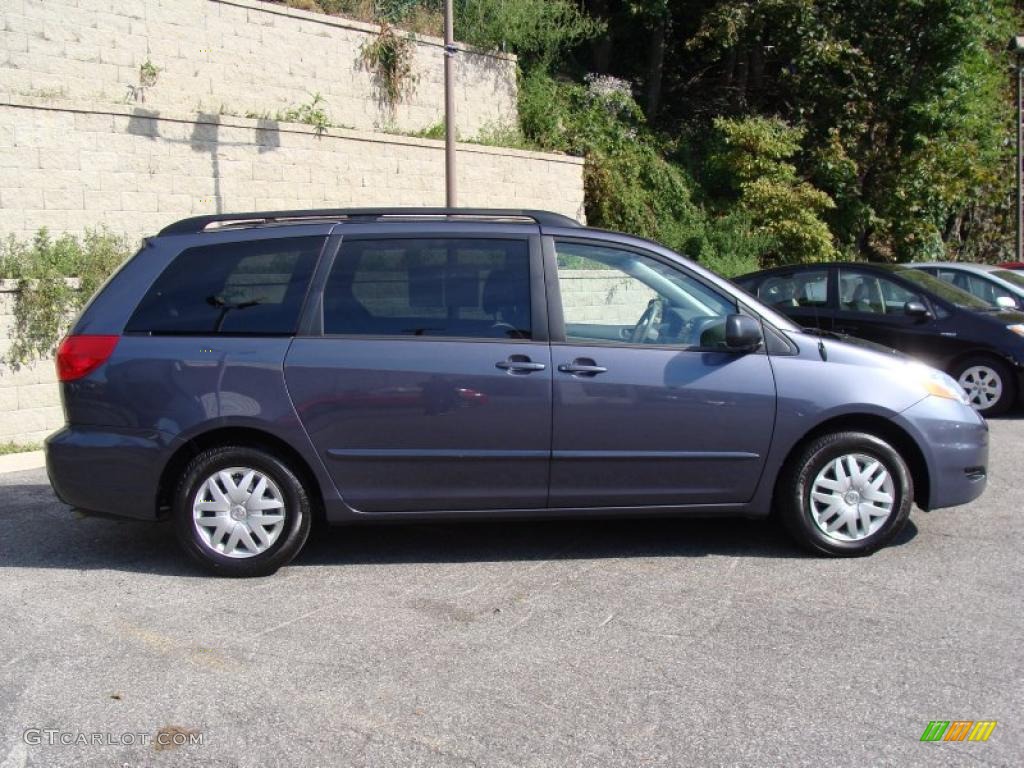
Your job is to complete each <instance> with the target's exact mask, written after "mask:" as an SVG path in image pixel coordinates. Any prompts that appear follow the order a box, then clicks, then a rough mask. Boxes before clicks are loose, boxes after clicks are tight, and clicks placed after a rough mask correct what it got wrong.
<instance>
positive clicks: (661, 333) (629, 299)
mask: <svg viewBox="0 0 1024 768" xmlns="http://www.w3.org/2000/svg"><path fill="white" fill-rule="evenodd" d="M555 249H556V252H557V264H558V285H559V289H560V293H561V294H562V315H563V317H564V318H565V337H566V340H567V341H569V342H618V343H629V344H660V345H668V346H679V347H685V348H695V349H696V348H701V349H707V348H715V347H722V346H724V345H725V319H726V317H727V316H728V315H730V314H732V313H734V312H736V303H735V302H734V301H733V300H731V299H729V298H726V297H725V296H722V295H721V294H719V293H718V292H717V291H715V290H713V289H711V288H710V287H708V286H707V285H705V284H704V283H702V282H700V281H698V280H696V279H695V278H693V277H690V276H689V275H687V274H685V273H684V272H681V271H679V270H677V269H673V268H672V267H670V266H667V265H665V264H663V263H661V262H660V261H658V260H657V259H653V258H650V257H648V256H644V255H642V254H639V253H635V252H633V251H626V250H621V249H618V248H613V247H606V246H603V245H589V244H582V243H576V242H571V241H564V242H563V241H558V242H556V244H555Z"/></svg>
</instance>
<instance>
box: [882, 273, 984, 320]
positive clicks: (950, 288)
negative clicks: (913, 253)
mask: <svg viewBox="0 0 1024 768" xmlns="http://www.w3.org/2000/svg"><path fill="white" fill-rule="evenodd" d="M893 271H894V272H895V273H896V274H898V275H899V276H900V277H902V278H904V279H905V280H909V281H910V282H912V283H916V284H917V285H919V286H921V287H922V288H925V289H927V290H929V291H931V292H932V293H934V294H935V295H936V296H938V297H939V298H940V299H945V300H946V301H948V302H949V303H950V304H955V305H956V306H958V307H961V308H963V309H972V310H975V311H986V310H989V309H992V307H991V306H989V304H988V302H986V301H983V300H982V299H979V298H978V297H977V296H975V295H974V294H971V293H968V292H967V291H963V290H961V289H959V288H957V287H956V286H955V285H953V284H952V283H947V282H946V281H945V280H940V279H939V278H937V277H934V276H932V275H929V274H928V273H927V272H922V271H921V270H920V269H907V268H906V267H897V268H896V269H895V270H893Z"/></svg>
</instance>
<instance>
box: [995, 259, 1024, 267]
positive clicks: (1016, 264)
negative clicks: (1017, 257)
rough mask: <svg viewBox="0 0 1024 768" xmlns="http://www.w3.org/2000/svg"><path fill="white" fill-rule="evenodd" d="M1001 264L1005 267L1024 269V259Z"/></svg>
mask: <svg viewBox="0 0 1024 768" xmlns="http://www.w3.org/2000/svg"><path fill="white" fill-rule="evenodd" d="M999 266H1000V267H1002V268H1003V269H1024V261H1004V262H1003V263H1002V264H1000V265H999Z"/></svg>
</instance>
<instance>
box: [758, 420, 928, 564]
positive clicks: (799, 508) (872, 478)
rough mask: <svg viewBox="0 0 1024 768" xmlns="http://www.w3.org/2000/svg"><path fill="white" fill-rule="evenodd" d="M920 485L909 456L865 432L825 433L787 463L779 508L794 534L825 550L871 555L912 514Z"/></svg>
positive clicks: (841, 554) (809, 545)
mask: <svg viewBox="0 0 1024 768" xmlns="http://www.w3.org/2000/svg"><path fill="white" fill-rule="evenodd" d="M913 500H914V486H913V481H912V479H911V476H910V470H909V469H908V468H907V464H906V462H905V461H904V460H903V457H902V456H900V454H899V453H898V452H897V451H896V449H894V448H893V447H892V446H891V445H889V443H887V442H886V441H884V440H882V439H880V438H878V437H876V436H874V435H869V434H866V433H863V432H835V433H832V434H828V435H823V436H822V437H819V438H817V439H815V440H813V441H811V442H810V443H808V444H807V445H805V446H804V447H803V449H802V450H800V451H799V452H798V453H797V454H796V455H795V456H794V457H793V458H792V459H791V462H790V464H789V465H788V466H787V467H786V468H785V474H784V475H783V477H782V480H781V482H780V484H779V489H778V493H777V496H776V499H775V502H776V509H777V511H778V513H779V515H780V517H781V518H782V521H783V523H784V524H785V526H786V528H787V529H788V530H789V532H790V533H791V534H792V535H793V537H794V538H795V539H796V540H797V541H798V542H799V543H800V544H802V545H803V546H804V547H806V548H808V549H810V550H811V551H813V552H817V553H820V554H827V555H834V556H839V557H855V556H858V555H868V554H871V553H872V552H874V551H876V550H878V549H880V548H881V547H883V546H885V545H886V544H888V543H889V542H890V541H891V540H892V539H893V537H894V536H896V534H898V533H899V532H900V530H902V528H903V526H904V525H906V523H907V520H908V518H909V517H910V507H911V505H912V504H913Z"/></svg>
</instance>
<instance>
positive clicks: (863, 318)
mask: <svg viewBox="0 0 1024 768" xmlns="http://www.w3.org/2000/svg"><path fill="white" fill-rule="evenodd" d="M735 282H736V283H737V284H738V285H740V286H741V287H742V288H744V289H746V290H747V291H748V292H750V293H751V294H753V295H754V296H756V297H757V298H759V299H760V300H761V301H762V302H764V303H766V304H768V305H770V306H772V307H775V308H776V309H778V310H780V311H782V312H784V313H785V314H787V315H789V316H790V317H791V318H793V320H795V321H796V322H798V323H800V324H801V325H803V326H805V327H807V328H819V329H821V330H822V331H827V332H835V333H839V334H849V335H851V336H857V337H859V338H862V339H867V340H869V341H874V342H877V343H879V344H883V345H885V346H887V347H892V348H893V349H897V350H900V351H901V352H905V353H907V354H909V355H913V356H914V357H917V358H920V359H921V360H924V361H925V362H927V363H929V364H931V365H933V366H935V367H936V368H940V369H942V370H943V371H946V372H947V373H949V374H950V375H951V376H953V378H955V379H956V380H957V381H958V382H959V383H960V385H961V386H962V387H963V388H964V389H965V390H966V391H967V394H968V395H969V396H970V398H971V403H972V405H974V407H975V408H976V409H978V411H980V412H981V413H982V414H983V415H985V416H995V415H998V414H1000V413H1003V412H1005V411H1006V410H1007V409H1009V408H1010V407H1011V406H1012V405H1013V404H1014V402H1015V401H1016V399H1017V397H1018V395H1019V393H1020V392H1021V391H1022V386H1021V385H1022V373H1024V313H1021V312H1013V311H1005V310H999V309H993V308H992V307H990V306H989V305H988V304H986V303H985V302H984V301H982V300H981V299H978V298H977V297H975V296H972V295H971V294H969V293H967V292H966V291H962V290H960V289H959V288H956V287H955V286H953V285H950V284H949V283H947V282H945V281H942V280H939V279H937V278H935V277H932V276H931V275H929V274H927V273H925V272H921V271H920V270H914V269H908V268H907V267H902V266H899V265H889V264H864V263H849V264H807V265H802V266H789V267H778V268H775V269H768V270H764V271H761V272H755V273H753V274H749V275H744V276H743V277H739V278H736V280H735Z"/></svg>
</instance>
